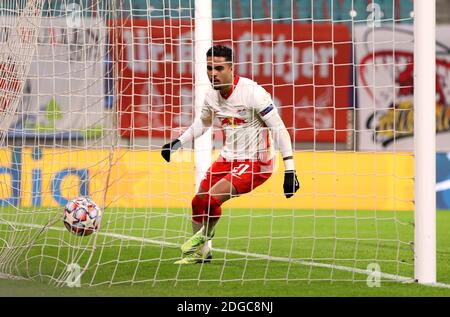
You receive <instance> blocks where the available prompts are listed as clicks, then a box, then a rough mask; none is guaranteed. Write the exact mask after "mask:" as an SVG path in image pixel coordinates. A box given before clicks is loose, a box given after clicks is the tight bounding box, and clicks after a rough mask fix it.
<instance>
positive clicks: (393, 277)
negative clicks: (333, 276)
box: [0, 219, 450, 289]
mask: <svg viewBox="0 0 450 317" xmlns="http://www.w3.org/2000/svg"><path fill="white" fill-rule="evenodd" d="M0 223H7V224H12V225H15V226H24V227H29V228H37V229H42V227H43V226H42V225H36V224H25V223H18V222H3V221H1V219H0ZM47 229H50V230H55V231H65V230H66V229H64V228H53V227H49V228H47ZM98 235H101V236H105V237H110V238H118V239H122V240H129V241H137V242H145V243H149V244H154V245H160V246H163V247H165V246H167V247H173V248H176V247H179V246H180V245H179V244H177V243H173V242H167V241H161V240H154V239H149V238H142V237H133V236H127V235H123V234H118V233H106V232H99V233H98ZM212 250H213V251H217V252H222V253H228V254H234V255H241V256H245V257H252V258H257V259H262V260H269V261H278V262H293V263H296V264H300V265H304V266H313V267H320V268H327V269H333V270H339V271H346V272H352V273H358V274H365V275H370V274H373V271H370V270H364V269H358V268H353V267H349V266H342V265H332V264H325V263H317V262H310V261H304V260H297V259H290V258H284V257H276V256H269V255H265V254H259V253H251V252H243V251H235V250H228V249H220V248H212ZM379 276H380V277H381V278H385V279H389V280H393V281H397V282H402V283H408V284H412V283H414V280H413V279H412V278H411V277H406V276H400V275H394V274H389V273H383V272H380V273H379ZM0 277H1V275H0ZM12 277H13V278H20V277H15V276H12ZM420 285H424V286H430V287H437V288H448V289H450V284H446V283H434V284H420Z"/></svg>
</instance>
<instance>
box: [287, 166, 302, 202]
mask: <svg viewBox="0 0 450 317" xmlns="http://www.w3.org/2000/svg"><path fill="white" fill-rule="evenodd" d="M299 188H300V184H299V183H298V179H297V175H296V174H295V171H285V172H284V184H283V189H284V195H285V196H286V198H290V197H292V196H294V194H295V192H296V191H297V190H298V189H299Z"/></svg>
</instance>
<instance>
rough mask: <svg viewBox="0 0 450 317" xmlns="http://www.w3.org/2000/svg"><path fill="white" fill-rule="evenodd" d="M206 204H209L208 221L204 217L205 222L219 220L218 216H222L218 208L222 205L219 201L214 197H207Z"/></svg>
mask: <svg viewBox="0 0 450 317" xmlns="http://www.w3.org/2000/svg"><path fill="white" fill-rule="evenodd" d="M207 202H208V203H209V208H208V211H209V213H208V215H209V219H208V217H206V220H210V221H217V220H219V218H220V216H221V215H222V208H221V207H220V206H221V205H222V202H221V201H220V200H217V199H216V198H215V197H214V196H210V195H208V198H207Z"/></svg>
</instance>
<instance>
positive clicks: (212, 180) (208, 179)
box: [200, 156, 273, 194]
mask: <svg viewBox="0 0 450 317" xmlns="http://www.w3.org/2000/svg"><path fill="white" fill-rule="evenodd" d="M272 170H273V164H272V160H270V161H267V162H261V161H251V160H235V161H226V160H225V159H224V158H223V157H222V156H219V158H218V159H217V160H216V161H215V162H214V163H213V164H212V165H211V167H210V168H209V169H208V171H207V172H206V174H205V177H203V180H202V181H201V183H200V188H202V189H203V190H205V191H209V190H210V189H211V187H213V186H214V185H215V184H216V183H217V182H218V181H220V180H221V179H222V178H225V179H226V180H227V181H229V182H230V183H231V184H233V186H234V188H235V189H236V191H237V192H238V194H245V193H248V192H251V191H252V190H253V189H255V188H256V187H258V186H259V185H261V184H262V183H264V182H265V181H266V180H267V179H269V177H270V175H272Z"/></svg>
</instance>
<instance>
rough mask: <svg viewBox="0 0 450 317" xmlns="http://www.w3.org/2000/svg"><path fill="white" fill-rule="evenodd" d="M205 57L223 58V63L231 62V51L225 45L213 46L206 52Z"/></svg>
mask: <svg viewBox="0 0 450 317" xmlns="http://www.w3.org/2000/svg"><path fill="white" fill-rule="evenodd" d="M206 56H207V57H210V56H216V57H225V61H227V62H232V61H233V50H232V49H231V48H229V47H228V46H225V45H214V46H213V47H211V48H210V49H209V50H208V52H206Z"/></svg>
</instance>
